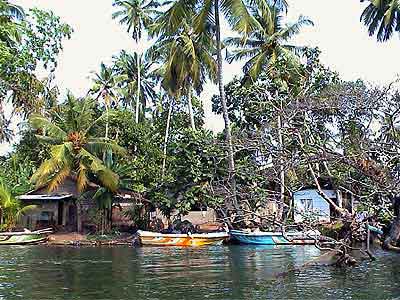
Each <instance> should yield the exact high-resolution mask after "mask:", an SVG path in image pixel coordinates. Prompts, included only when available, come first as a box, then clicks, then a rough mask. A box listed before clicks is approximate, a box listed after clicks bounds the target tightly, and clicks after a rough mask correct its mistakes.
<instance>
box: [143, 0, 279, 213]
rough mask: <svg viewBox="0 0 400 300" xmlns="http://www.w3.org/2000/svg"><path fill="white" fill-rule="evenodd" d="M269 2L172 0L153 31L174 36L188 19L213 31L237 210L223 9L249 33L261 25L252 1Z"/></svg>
mask: <svg viewBox="0 0 400 300" xmlns="http://www.w3.org/2000/svg"><path fill="white" fill-rule="evenodd" d="M268 1H269V0H253V1H244V0H229V1H225V0H223V1H221V0H176V1H173V2H172V4H170V5H169V7H168V8H167V9H166V10H165V11H164V12H163V13H162V14H160V16H159V17H158V18H157V20H156V25H153V26H152V28H151V30H150V32H151V34H152V35H153V36H155V35H161V36H162V35H173V34H174V33H175V32H177V31H178V29H179V28H181V27H182V23H183V22H184V21H185V20H188V19H189V20H191V22H193V29H194V32H195V33H197V34H201V33H212V34H213V35H214V36H215V40H216V49H215V53H216V61H217V76H216V79H217V83H218V87H219V94H220V101H221V106H222V112H223V118H224V123H225V137H226V143H227V144H228V163H229V178H230V181H231V185H232V191H233V204H234V206H235V207H236V209H239V206H238V204H237V199H236V181H235V162H234V151H233V144H232V134H231V128H230V127H231V126H230V120H229V117H228V108H227V103H226V97H225V91H224V86H223V70H222V43H221V22H220V18H221V12H222V14H223V15H224V16H225V17H226V19H227V20H228V23H229V24H230V26H231V27H232V29H234V30H235V31H238V32H240V33H243V34H244V35H246V34H248V33H250V32H251V31H253V30H255V28H258V27H260V26H261V25H260V24H258V22H257V20H256V19H255V18H254V17H253V16H252V14H251V13H250V10H249V5H248V4H252V2H253V3H254V2H262V3H264V2H265V3H266V2H268ZM277 2H279V5H283V4H285V3H286V2H285V1H277Z"/></svg>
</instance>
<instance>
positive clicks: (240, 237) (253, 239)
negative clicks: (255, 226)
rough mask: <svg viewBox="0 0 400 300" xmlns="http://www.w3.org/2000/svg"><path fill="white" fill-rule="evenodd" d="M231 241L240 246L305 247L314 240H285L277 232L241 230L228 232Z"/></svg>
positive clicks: (302, 238)
mask: <svg viewBox="0 0 400 300" xmlns="http://www.w3.org/2000/svg"><path fill="white" fill-rule="evenodd" d="M229 234H230V236H231V239H232V240H234V241H237V242H239V243H241V244H253V245H305V244H313V243H315V240H313V239H309V238H307V239H305V238H304V237H297V238H295V237H291V240H288V239H286V238H285V237H284V236H283V234H282V233H279V232H261V233H260V232H258V233H252V232H246V231H241V230H231V231H230V232H229Z"/></svg>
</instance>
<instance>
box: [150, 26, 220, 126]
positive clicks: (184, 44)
mask: <svg viewBox="0 0 400 300" xmlns="http://www.w3.org/2000/svg"><path fill="white" fill-rule="evenodd" d="M214 52H215V43H214V41H213V40H212V37H210V36H209V35H208V34H203V33H202V34H196V33H195V32H193V30H192V29H191V26H189V24H188V23H187V22H184V23H183V24H182V28H180V29H179V30H178V32H177V33H176V34H174V35H171V36H162V37H160V39H159V40H158V41H157V42H156V43H155V45H154V46H153V47H152V48H150V49H149V53H150V55H153V56H156V57H158V60H159V62H160V64H161V67H160V68H159V69H158V70H157V72H158V74H159V75H160V76H161V78H162V85H163V87H164V89H165V90H166V91H167V92H168V93H169V94H170V95H172V96H173V97H175V98H177V99H178V98H180V97H181V96H185V98H186V100H187V105H188V110H189V117H190V123H191V127H192V129H193V130H196V126H195V122H194V113H193V106H192V99H191V96H192V92H193V90H194V91H195V92H196V93H197V94H198V95H199V94H200V93H201V91H202V89H203V85H204V83H205V81H206V80H207V79H211V81H213V82H215V80H216V73H217V63H216V61H215V59H214V58H213V56H212V54H213V53H214Z"/></svg>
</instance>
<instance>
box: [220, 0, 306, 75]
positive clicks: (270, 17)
mask: <svg viewBox="0 0 400 300" xmlns="http://www.w3.org/2000/svg"><path fill="white" fill-rule="evenodd" d="M254 16H255V18H256V19H257V21H258V22H259V24H261V27H260V28H258V29H257V30H255V31H253V32H251V33H250V34H249V35H248V36H246V38H243V37H234V38H228V39H226V40H225V43H226V44H227V45H229V46H234V47H236V49H235V50H234V51H233V53H232V54H230V55H229V56H228V61H229V62H232V61H233V60H242V59H248V60H247V62H246V63H245V65H244V67H243V72H244V73H245V74H247V75H249V77H250V78H251V79H253V80H256V79H257V77H258V76H259V75H260V74H261V73H262V72H264V71H267V73H268V75H270V76H269V77H270V78H272V79H280V78H273V77H276V76H275V73H276V69H275V68H276V64H277V63H278V61H279V60H284V63H285V64H286V67H287V69H289V70H290V71H291V72H292V74H293V75H295V74H296V72H299V71H298V69H299V67H300V61H299V56H301V55H303V54H304V52H305V50H306V49H307V48H306V47H299V46H294V45H291V44H289V43H288V41H289V40H290V39H292V38H293V37H294V36H295V35H296V34H298V33H299V32H300V30H301V29H302V27H303V26H307V25H313V22H312V21H311V20H310V19H308V18H306V17H304V16H300V17H299V19H298V20H297V21H296V22H295V23H293V24H288V25H283V24H282V15H281V14H280V11H279V10H277V9H275V8H273V7H268V6H265V7H263V8H261V9H258V10H256V11H254ZM286 79H288V78H286Z"/></svg>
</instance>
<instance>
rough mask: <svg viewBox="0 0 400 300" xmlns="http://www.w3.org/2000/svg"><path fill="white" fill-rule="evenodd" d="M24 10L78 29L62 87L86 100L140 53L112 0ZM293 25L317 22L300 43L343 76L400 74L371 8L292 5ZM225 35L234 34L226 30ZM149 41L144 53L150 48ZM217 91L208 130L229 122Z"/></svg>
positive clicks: (65, 56) (329, 1) (227, 68)
mask: <svg viewBox="0 0 400 300" xmlns="http://www.w3.org/2000/svg"><path fill="white" fill-rule="evenodd" d="M12 2H13V3H17V4H19V5H21V6H23V7H24V8H26V9H27V8H31V7H38V8H40V9H50V10H52V11H54V13H55V14H56V15H58V16H60V17H61V18H62V20H63V21H64V22H66V23H68V24H70V25H71V26H72V27H73V28H74V34H73V35H72V38H71V39H70V40H68V41H65V42H64V50H63V52H62V53H61V54H60V56H59V65H58V68H57V71H56V83H57V84H58V85H59V87H60V88H61V89H62V90H63V91H64V92H65V91H66V90H67V89H69V90H70V91H72V92H73V93H74V94H75V95H76V96H83V95H85V94H86V92H87V90H88V89H89V88H90V82H91V80H90V75H91V72H93V71H97V70H98V69H99V65H100V62H102V61H103V62H105V63H109V62H110V61H111V58H112V56H113V55H114V54H117V53H118V52H119V51H120V50H122V49H126V50H131V51H133V50H137V49H136V46H135V44H134V42H133V40H132V38H131V37H130V35H129V34H128V33H126V30H125V28H124V27H122V26H120V25H119V24H118V22H117V21H116V20H113V19H112V18H111V14H112V12H113V11H114V8H113V7H112V0H14V1H12ZM289 5H290V7H289V15H288V21H289V22H290V21H293V20H295V19H297V18H298V17H299V15H305V16H307V17H309V18H310V19H311V20H313V22H314V24H315V26H313V27H309V28H305V29H304V30H303V32H302V33H301V34H300V35H299V36H298V37H297V38H296V40H295V43H296V44H299V45H304V46H313V47H315V46H317V47H319V48H320V50H321V51H322V54H321V61H322V63H324V64H325V65H327V66H329V67H330V68H331V69H333V70H335V71H337V72H339V74H340V75H341V76H342V78H344V79H346V80H354V79H358V78H361V79H364V80H367V81H370V82H371V83H375V84H379V85H384V84H388V83H390V82H392V81H394V80H395V79H396V75H398V74H400V37H399V36H398V35H396V36H394V37H393V38H392V40H390V41H389V42H387V43H378V42H376V39H375V38H373V37H369V36H368V33H367V30H366V28H365V27H364V26H363V25H362V24H361V23H360V20H359V18H360V14H361V12H362V10H363V7H365V4H364V3H360V1H359V0H289ZM222 34H223V35H224V36H227V35H229V34H230V32H229V31H228V30H223V32H222ZM149 44H150V42H148V41H144V42H143V43H142V44H141V45H140V50H143V49H145V48H146V47H148V46H149ZM241 65H242V63H240V62H237V63H234V64H231V65H230V64H228V63H225V64H224V81H225V83H227V82H229V81H230V80H231V79H232V78H233V77H234V76H235V75H238V74H241ZM217 92H218V90H217V87H216V86H214V85H212V84H207V85H206V87H205V89H204V92H203V93H202V95H201V97H200V98H201V99H202V101H203V104H204V108H205V116H206V127H207V128H209V129H211V130H213V131H215V132H216V131H220V130H221V129H222V128H223V121H222V118H221V117H220V116H216V115H214V114H213V113H212V111H211V101H210V99H211V96H212V95H213V94H216V93H217Z"/></svg>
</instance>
